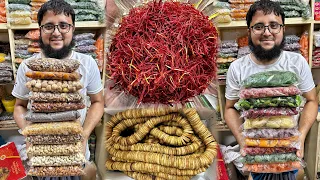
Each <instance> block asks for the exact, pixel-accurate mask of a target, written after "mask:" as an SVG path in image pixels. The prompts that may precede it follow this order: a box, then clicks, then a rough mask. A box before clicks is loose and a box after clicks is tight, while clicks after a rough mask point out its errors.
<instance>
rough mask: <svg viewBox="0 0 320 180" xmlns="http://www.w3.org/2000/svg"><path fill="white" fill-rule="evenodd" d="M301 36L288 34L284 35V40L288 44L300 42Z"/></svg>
mask: <svg viewBox="0 0 320 180" xmlns="http://www.w3.org/2000/svg"><path fill="white" fill-rule="evenodd" d="M299 40H300V37H298V36H297V35H287V36H285V37H284V42H285V43H287V44H292V43H297V42H299Z"/></svg>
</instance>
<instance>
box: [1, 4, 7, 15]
mask: <svg viewBox="0 0 320 180" xmlns="http://www.w3.org/2000/svg"><path fill="white" fill-rule="evenodd" d="M0 11H1V12H0V15H1V16H2V17H6V16H7V15H6V8H5V7H1V6H0Z"/></svg>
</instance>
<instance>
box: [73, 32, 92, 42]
mask: <svg viewBox="0 0 320 180" xmlns="http://www.w3.org/2000/svg"><path fill="white" fill-rule="evenodd" d="M73 38H74V40H75V41H82V40H88V39H93V38H94V34H93V33H82V34H76V35H74V37H73Z"/></svg>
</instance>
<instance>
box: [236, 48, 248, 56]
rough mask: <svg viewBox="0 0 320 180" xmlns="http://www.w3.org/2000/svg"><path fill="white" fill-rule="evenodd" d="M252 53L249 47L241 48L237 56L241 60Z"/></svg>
mask: <svg viewBox="0 0 320 180" xmlns="http://www.w3.org/2000/svg"><path fill="white" fill-rule="evenodd" d="M250 53H251V50H250V48H249V46H244V47H241V48H239V50H238V56H237V58H241V57H243V56H245V55H247V54H250Z"/></svg>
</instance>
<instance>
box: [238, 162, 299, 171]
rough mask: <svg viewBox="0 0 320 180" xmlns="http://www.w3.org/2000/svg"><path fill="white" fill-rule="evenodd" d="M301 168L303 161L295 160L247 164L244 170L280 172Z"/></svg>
mask: <svg viewBox="0 0 320 180" xmlns="http://www.w3.org/2000/svg"><path fill="white" fill-rule="evenodd" d="M300 168H302V165H301V162H299V161H293V162H285V163H268V164H245V165H244V167H243V170H244V171H250V172H258V173H280V172H286V171H293V170H296V169H300Z"/></svg>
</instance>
